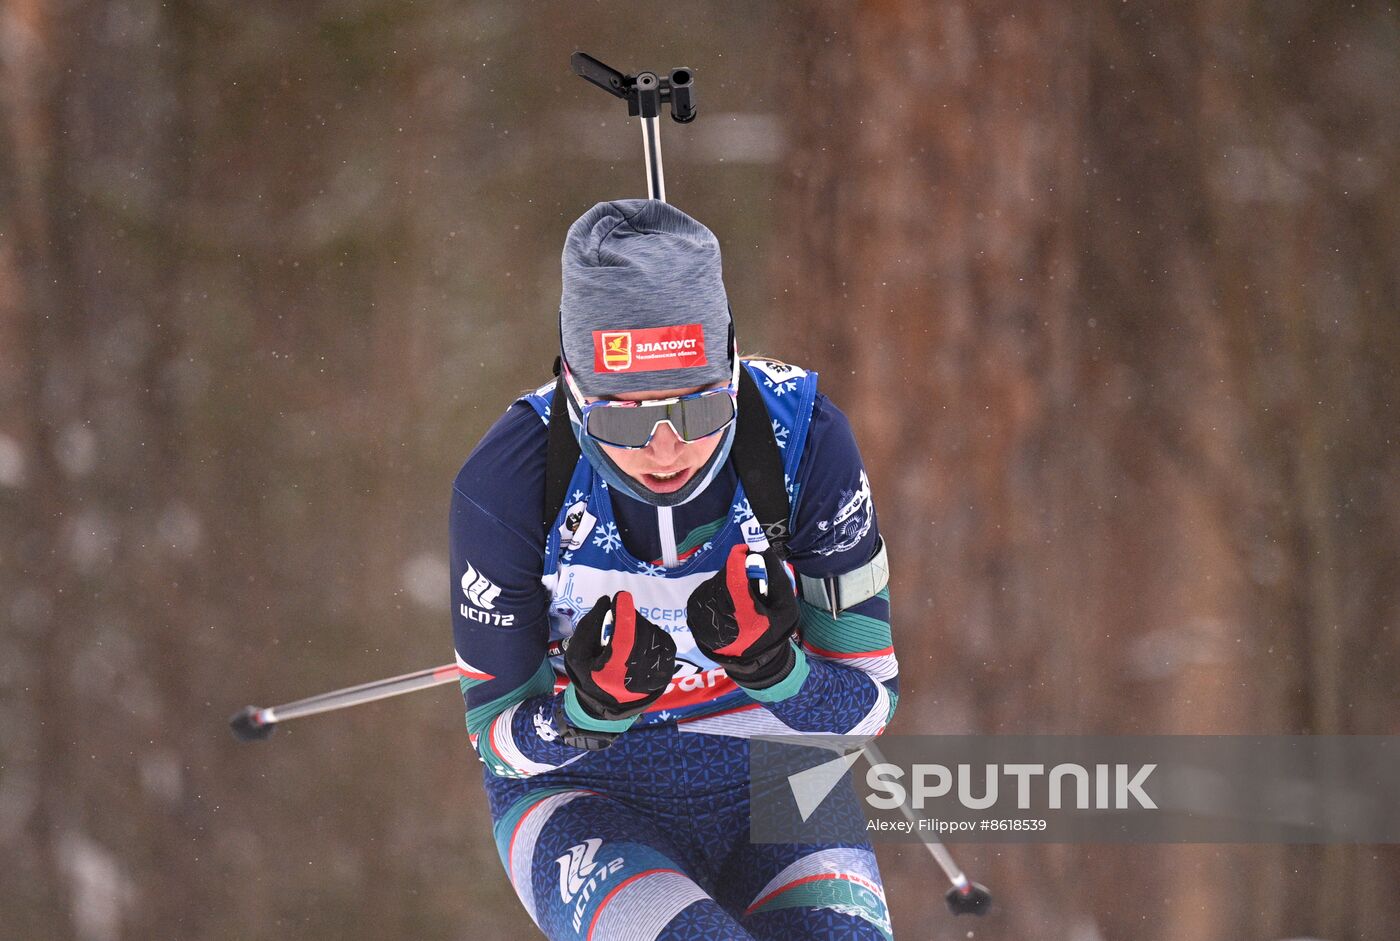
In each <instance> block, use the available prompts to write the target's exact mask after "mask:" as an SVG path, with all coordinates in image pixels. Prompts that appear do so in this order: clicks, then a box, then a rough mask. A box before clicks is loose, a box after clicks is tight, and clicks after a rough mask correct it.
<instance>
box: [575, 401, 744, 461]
mask: <svg viewBox="0 0 1400 941" xmlns="http://www.w3.org/2000/svg"><path fill="white" fill-rule="evenodd" d="M584 418H585V424H584V430H585V431H587V432H588V434H589V435H590V436H591V437H593V438H597V439H598V440H599V441H601V442H603V443H604V444H610V445H613V446H614V447H619V448H644V447H646V446H647V444H648V443H649V442H650V441H651V437H652V435H653V434H655V433H656V426H657V425H659V424H661V423H662V422H666V423H667V424H669V425H670V426H671V428H672V429H674V430H675V432H676V436H677V437H678V438H680V439H681V440H682V441H685V442H692V441H699V440H700V439H701V438H706V437H709V436H710V435H712V434H714V433H715V432H717V431H722V430H723V429H724V428H725V426H727V425H728V424H729V423H730V422H731V421H733V420H734V396H733V394H732V393H731V392H730V391H729V390H728V389H714V390H708V391H705V392H697V393H694V394H692V395H687V396H683V397H681V398H678V399H675V400H673V401H670V402H658V403H655V404H639V405H633V404H631V403H626V402H600V403H594V404H593V405H591V406H589V408H588V409H587V413H586V415H585V416H584Z"/></svg>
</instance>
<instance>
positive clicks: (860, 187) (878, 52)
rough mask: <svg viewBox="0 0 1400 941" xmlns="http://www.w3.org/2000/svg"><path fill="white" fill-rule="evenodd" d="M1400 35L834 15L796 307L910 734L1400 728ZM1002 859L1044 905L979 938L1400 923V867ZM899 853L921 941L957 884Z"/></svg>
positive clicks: (1297, 857) (958, 8)
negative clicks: (833, 431) (841, 415)
mask: <svg viewBox="0 0 1400 941" xmlns="http://www.w3.org/2000/svg"><path fill="white" fill-rule="evenodd" d="M1396 27H1397V24H1396V17H1395V15H1394V11H1393V10H1392V9H1389V8H1388V7H1386V6H1385V5H1383V4H1379V3H1373V4H1361V5H1357V6H1355V7H1350V8H1347V9H1343V8H1339V7H1331V6H1315V5H1288V6H1286V7H1280V6H1279V5H1278V4H1265V3H1253V4H1236V3H1229V2H1225V0H1198V2H1192V3H1168V2H1165V0H1159V2H1148V3H1141V2H1134V3H1128V4H1121V5H1120V4H1112V5H1098V6H1097V7H1089V8H1086V7H1084V6H1083V5H1075V4H1069V3H1049V4H1046V3H1032V2H1014V0H1012V2H1008V0H1001V2H993V0H987V2H945V3H936V4H934V3H918V2H913V0H906V2H865V3H852V4H841V5H821V6H819V7H815V8H812V9H811V10H810V11H809V15H808V16H807V18H806V28H805V31H804V35H803V44H802V47H801V49H800V50H799V53H798V61H797V62H796V63H795V64H794V65H793V68H792V69H791V70H790V72H789V73H788V74H790V75H792V76H794V77H795V81H794V82H793V83H792V85H791V86H790V88H789V91H790V93H791V94H792V95H794V96H801V97H800V98H795V99H794V100H795V103H794V106H793V108H792V111H791V116H792V119H791V127H792V133H793V135H794V139H795V146H794V148H793V151H792V155H791V158H790V166H789V168H788V169H789V173H788V175H787V178H786V180H785V184H784V187H785V194H784V200H783V206H782V211H783V212H784V213H785V214H786V220H787V225H786V226H785V228H784V231H785V232H786V234H787V245H786V246H780V247H779V249H778V251H777V252H776V254H777V255H778V256H779V257H783V258H785V259H786V260H785V261H784V262H783V263H782V264H781V265H780V267H779V270H778V277H779V281H780V295H779V296H780V303H781V306H782V310H781V311H780V312H779V313H780V316H781V319H783V320H785V321H787V322H792V323H800V324H801V325H802V328H801V331H800V332H799V333H798V343H799V345H800V346H801V347H802V349H803V351H804V352H805V361H806V362H807V363H808V364H809V365H812V366H815V367H817V368H818V369H821V370H822V371H823V378H824V388H825V389H826V391H827V392H828V393H830V394H832V395H833V396H834V397H835V398H836V400H837V402H838V404H841V405H842V406H843V407H845V408H846V409H847V410H848V411H849V412H850V413H851V414H852V416H853V418H854V422H855V426H856V429H857V434H858V437H859V440H860V442H861V445H862V448H863V451H864V452H865V456H866V460H867V463H868V464H869V465H870V466H871V468H872V478H873V481H874V485H875V487H876V495H877V504H878V505H879V507H880V508H881V511H882V519H883V521H884V526H883V528H884V529H885V531H886V535H887V538H888V539H889V542H890V544H891V547H892V553H893V555H894V558H895V562H894V565H895V575H894V582H895V585H894V600H895V604H896V626H897V636H898V638H899V640H898V647H899V652H900V663H901V666H902V677H903V679H902V683H903V689H904V690H905V691H906V692H905V695H904V698H903V699H902V701H901V707H900V712H899V715H898V716H897V718H896V723H895V731H897V732H906V733H912V732H960V731H983V732H989V733H996V732H1037V731H1040V732H1098V733H1168V732H1171V733H1183V732H1185V733H1207V732H1236V731H1238V732H1313V733H1363V732H1364V733H1394V732H1396V731H1397V716H1396V713H1395V709H1394V707H1395V702H1396V692H1397V687H1396V682H1395V679H1394V677H1395V676H1396V671H1397V656H1398V655H1397V644H1396V630H1397V627H1396V624H1397V598H1396V593H1395V587H1394V586H1395V585H1396V583H1397V574H1400V559H1398V558H1397V551H1396V545H1397V542H1398V541H1400V539H1398V538H1397V537H1400V486H1397V481H1400V456H1398V455H1397V449H1396V446H1395V438H1394V431H1393V429H1394V428H1395V427H1396V411H1395V409H1396V405H1397V404H1400V401H1398V400H1400V330H1397V327H1396V321H1395V312H1396V310H1397V307H1398V306H1400V251H1397V247H1396V244H1395V243H1396V240H1395V238H1394V235H1395V233H1396V231H1397V230H1398V229H1397V225H1398V224H1400V176H1397V172H1396V169H1395V168H1396V167H1397V166H1398V165H1400V159H1397V158H1400V140H1397V136H1396V135H1397V127H1396V125H1397V122H1396V120H1395V108H1394V104H1393V100H1392V93H1393V89H1394V88H1395V87H1400V85H1397V81H1400V75H1397V63H1400V34H1398V33H1397V28H1396ZM969 849H971V848H965V849H964V850H963V852H962V853H961V854H960V857H961V856H967V857H968V859H967V860H966V863H967V864H968V867H969V869H970V870H972V871H974V872H985V874H986V881H987V882H988V883H989V884H992V885H993V888H997V887H998V886H1000V887H1001V888H1002V892H1003V898H1004V899H1005V902H1006V905H1007V907H1008V912H1007V916H1006V921H1005V922H1004V923H1003V924H1002V925H1001V927H1000V928H997V927H995V926H991V925H988V926H980V925H979V926H978V937H979V938H981V939H987V938H1000V937H1008V938H1010V937H1017V938H1019V937H1041V938H1054V937H1065V938H1095V937H1100V936H1102V937H1109V938H1118V937H1129V936H1132V937H1154V938H1164V939H1183V941H1184V939H1208V938H1220V939H1233V938H1239V937H1267V936H1276V935H1305V934H1317V935H1318V936H1320V937H1325V938H1377V939H1378V938H1382V937H1388V936H1389V935H1390V933H1391V932H1392V931H1393V925H1394V924H1395V923H1396V921H1397V920H1398V919H1400V906H1397V902H1396V901H1395V900H1394V899H1393V898H1392V897H1390V896H1388V895H1386V894H1384V893H1383V891H1382V889H1381V887H1382V886H1383V885H1385V884H1386V883H1387V880H1388V881H1389V883H1390V884H1392V885H1393V884H1394V880H1395V878H1396V876H1397V868H1396V864H1397V856H1396V854H1395V853H1394V852H1392V851H1390V850H1389V849H1382V850H1375V849H1372V848H1361V849H1351V848H1331V849H1325V850H1316V849H1304V848H1278V847H1248V848H1239V847H1228V848H1227V847H1210V846H1205V847H1158V848H1151V847H1137V848H1133V847H1035V846H1027V847H1003V848H1000V849H998V850H997V851H996V852H995V853H993V852H987V853H983V854H981V857H980V858H978V856H977V854H975V853H971V852H969ZM882 856H884V857H885V858H886V862H887V867H888V863H889V861H890V859H891V855H890V854H882ZM900 859H901V860H902V861H903V862H905V863H906V865H903V866H898V867H888V868H890V870H891V872H892V873H894V874H895V877H894V878H893V879H892V880H891V882H892V894H893V898H894V903H895V915H896V926H897V927H898V926H899V925H900V924H903V925H905V926H906V927H907V926H908V925H909V924H910V923H911V922H912V921H913V920H914V919H915V918H916V917H922V916H925V915H926V914H927V912H928V909H929V908H931V907H932V906H931V903H930V902H929V901H928V895H927V893H926V892H924V891H922V889H921V886H923V885H925V884H926V882H927V879H928V878H930V874H928V873H924V872H920V871H916V870H915V869H914V867H913V866H910V865H907V863H908V859H909V852H908V850H905V851H903V852H902V853H901V854H900ZM1347 886H1350V887H1351V890H1350V892H1348V891H1347V889H1346V887H1347ZM1339 900H1344V901H1339ZM1148 926H1150V927H1148ZM1003 930H1004V931H1005V932H1006V933H1005V934H1002V933H1000V932H1001V931H1003Z"/></svg>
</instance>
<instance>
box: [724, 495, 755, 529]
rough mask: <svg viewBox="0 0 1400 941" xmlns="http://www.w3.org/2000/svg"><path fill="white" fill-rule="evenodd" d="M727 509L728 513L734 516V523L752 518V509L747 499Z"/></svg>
mask: <svg viewBox="0 0 1400 941" xmlns="http://www.w3.org/2000/svg"><path fill="white" fill-rule="evenodd" d="M729 509H730V512H732V513H733V514H734V522H736V523H742V522H743V521H744V520H746V519H748V518H749V517H750V516H753V509H752V508H751V507H750V506H749V501H748V498H745V499H743V500H740V501H739V502H738V503H736V504H734V505H733V506H731V507H730V508H729Z"/></svg>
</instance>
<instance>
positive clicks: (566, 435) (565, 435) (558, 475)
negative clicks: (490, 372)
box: [544, 360, 582, 537]
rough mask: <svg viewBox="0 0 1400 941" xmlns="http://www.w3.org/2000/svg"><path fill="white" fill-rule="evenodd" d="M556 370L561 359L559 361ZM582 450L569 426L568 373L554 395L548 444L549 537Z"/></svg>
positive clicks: (546, 519)
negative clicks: (565, 387) (565, 385)
mask: <svg viewBox="0 0 1400 941" xmlns="http://www.w3.org/2000/svg"><path fill="white" fill-rule="evenodd" d="M555 368H556V372H557V371H558V360H556V361H555ZM581 456H582V452H581V451H579V449H578V441H577V440H576V439H575V438H574V430H573V428H571V427H569V394H568V392H567V391H566V390H565V389H564V377H563V375H560V376H559V381H558V382H556V383H555V384H554V398H553V399H551V400H550V403H549V443H548V444H547V445H546V446H545V467H544V532H545V536H546V537H548V535H549V530H550V528H551V527H553V526H554V520H555V517H557V516H558V515H559V511H560V510H561V509H563V508H564V498H565V497H567V496H568V495H569V480H570V479H571V478H572V477H573V476H574V468H575V467H576V466H578V459H579V458H580V457H581Z"/></svg>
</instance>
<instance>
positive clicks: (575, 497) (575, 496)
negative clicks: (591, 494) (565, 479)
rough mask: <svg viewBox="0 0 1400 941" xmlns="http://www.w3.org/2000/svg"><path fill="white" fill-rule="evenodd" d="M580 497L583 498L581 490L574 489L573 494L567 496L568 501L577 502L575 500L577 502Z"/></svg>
mask: <svg viewBox="0 0 1400 941" xmlns="http://www.w3.org/2000/svg"><path fill="white" fill-rule="evenodd" d="M582 499H583V491H582V490H575V491H574V492H573V495H572V496H570V497H569V502H570V503H577V502H579V501H580V500H582Z"/></svg>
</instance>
